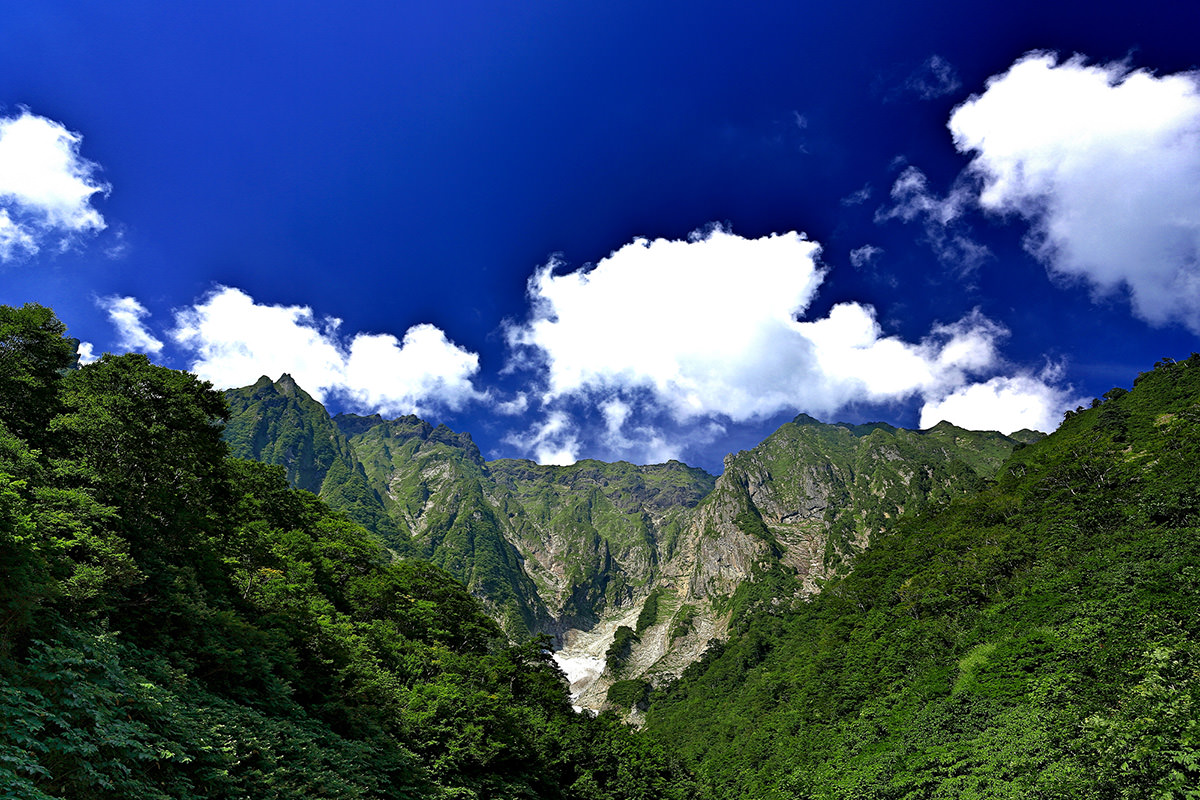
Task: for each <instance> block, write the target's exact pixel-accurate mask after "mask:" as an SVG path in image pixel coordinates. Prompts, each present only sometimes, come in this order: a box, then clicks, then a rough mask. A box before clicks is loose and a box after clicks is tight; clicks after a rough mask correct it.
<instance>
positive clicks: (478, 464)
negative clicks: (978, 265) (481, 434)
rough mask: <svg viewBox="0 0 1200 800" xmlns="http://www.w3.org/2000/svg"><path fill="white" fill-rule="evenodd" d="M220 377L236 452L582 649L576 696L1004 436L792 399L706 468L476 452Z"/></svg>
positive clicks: (793, 586)
mask: <svg viewBox="0 0 1200 800" xmlns="http://www.w3.org/2000/svg"><path fill="white" fill-rule="evenodd" d="M227 396H229V397H230V405H231V410H232V412H233V417H232V419H231V420H230V423H229V427H228V428H227V432H226V438H227V439H228V440H229V442H230V444H231V448H232V449H233V451H234V454H235V455H238V456H242V457H248V458H257V459H259V460H263V461H268V462H270V463H278V464H282V465H284V466H285V467H286V468H287V469H288V476H289V479H291V480H292V482H293V483H294V484H296V485H298V486H302V487H303V488H309V489H311V490H314V491H317V492H318V493H319V494H320V495H321V496H322V497H323V498H324V499H326V500H327V501H328V502H330V504H331V505H333V506H335V507H337V508H341V509H343V510H345V511H346V512H347V514H348V515H349V516H351V518H353V519H355V520H356V521H359V522H360V523H362V524H363V525H364V526H365V527H367V528H368V529H371V530H374V531H376V532H377V533H378V534H379V535H380V536H382V537H383V538H384V539H385V541H388V542H389V543H390V544H392V545H393V546H394V547H395V549H397V551H398V552H403V553H409V554H412V555H415V556H417V557H420V558H425V559H428V560H430V561H432V562H434V563H435V564H438V565H439V566H441V567H443V568H445V569H446V570H447V571H449V572H450V573H451V574H453V575H454V576H455V577H457V578H458V579H459V580H461V581H463V583H464V584H466V585H467V587H468V588H469V589H470V590H471V592H472V593H473V594H475V595H476V596H477V597H479V598H481V599H482V600H483V601H484V603H485V604H486V605H487V606H488V608H489V609H490V610H491V612H492V614H493V615H494V616H495V617H496V618H497V619H498V620H499V621H500V622H501V624H502V625H504V626H505V628H506V630H508V632H509V633H510V635H513V636H522V635H527V634H529V633H535V632H545V633H551V634H553V635H554V636H555V637H556V638H557V640H558V642H559V643H560V645H561V650H560V652H559V654H558V655H559V657H560V659H561V660H562V662H563V663H564V664H565V665H568V666H572V665H593V666H590V667H589V668H587V669H581V671H580V673H579V674H580V675H581V677H580V679H579V680H578V681H577V682H576V683H575V684H573V686H572V689H573V692H574V694H575V695H576V696H577V698H578V699H577V701H576V702H578V703H579V704H580V705H582V706H584V707H588V708H601V707H605V706H606V704H607V703H608V700H607V697H608V691H609V689H610V687H613V686H614V684H617V683H621V684H622V687H621V691H620V692H618V694H619V696H621V697H625V696H632V695H630V694H629V692H628V691H626V690H627V689H629V685H630V682H631V681H638V682H645V683H659V682H662V681H664V680H666V679H667V678H669V677H673V676H675V675H678V674H679V673H680V672H681V671H682V670H683V668H684V667H686V666H687V665H688V664H690V663H692V662H693V661H695V660H696V659H698V658H699V657H700V655H701V654H703V652H704V650H705V649H706V648H707V647H708V646H709V644H710V643H711V641H712V640H714V639H720V638H722V637H723V636H724V635H725V633H726V631H727V628H728V625H729V622H730V617H731V615H732V612H733V607H734V602H733V598H735V595H736V593H737V592H738V589H739V587H741V586H743V585H745V584H747V583H751V582H754V581H757V580H759V579H761V578H763V577H764V576H768V575H770V576H773V579H774V580H776V581H777V582H778V583H779V585H781V586H787V587H788V589H787V591H789V592H790V593H792V594H793V595H804V594H811V593H813V592H817V591H819V590H820V586H821V582H822V580H824V579H825V578H828V577H829V576H830V575H832V574H834V573H836V572H838V571H839V570H845V569H847V568H848V567H849V565H850V562H851V561H852V559H853V557H854V555H855V554H856V553H858V552H860V551H861V550H862V548H863V547H865V546H866V544H867V543H868V542H869V541H870V539H871V537H872V536H873V535H874V534H875V533H876V532H877V531H878V530H879V529H880V528H881V527H882V525H883V524H884V522H885V521H886V520H888V519H891V518H893V517H895V516H898V515H900V514H904V513H907V512H911V511H913V510H916V509H917V508H919V507H921V506H922V505H924V504H927V503H934V502H939V501H942V500H945V499H947V498H949V497H951V496H953V495H956V494H959V493H962V492H966V491H970V490H973V489H975V488H977V487H978V486H979V485H980V484H981V482H982V481H984V480H986V479H987V478H990V477H991V476H992V475H993V474H994V473H995V471H996V470H997V469H998V468H999V466H1000V464H1001V463H1002V462H1003V460H1004V459H1005V458H1006V457H1007V456H1008V454H1009V453H1010V452H1011V451H1012V450H1013V448H1014V447H1016V446H1017V444H1018V443H1017V441H1016V440H1014V439H1010V438H1008V437H1005V436H1002V435H1000V434H998V433H995V432H990V433H986V432H985V433H980V432H972V431H966V430H963V429H961V428H956V427H954V426H952V425H949V424H947V423H941V424H939V425H937V426H935V427H934V428H931V429H929V430H926V431H910V430H904V429H898V428H893V427H891V426H889V425H884V424H872V425H827V424H823V423H820V422H818V421H817V420H815V419H812V418H811V417H807V416H805V415H801V416H799V417H797V418H796V419H795V420H794V421H792V422H789V423H787V424H785V425H783V426H782V427H781V428H780V429H779V430H778V431H776V432H775V433H774V434H772V435H771V436H770V437H768V438H767V439H766V440H764V441H763V442H762V443H761V444H759V445H758V446H757V447H755V448H753V449H751V450H746V451H743V452H740V453H736V454H733V455H730V456H728V457H726V459H725V469H724V472H723V474H722V475H721V477H720V478H714V477H713V476H711V475H709V474H708V473H706V472H704V471H703V470H700V469H696V468H693V467H689V466H687V465H684V464H681V463H679V462H675V461H672V462H668V463H666V464H657V465H652V466H635V465H633V464H628V463H624V462H618V463H615V464H607V463H602V462H599V461H581V462H579V463H577V464H574V465H572V466H568V467H554V466H542V465H538V464H535V463H533V462H530V461H523V460H513V459H501V460H497V461H490V462H488V461H484V460H483V458H482V456H481V455H480V453H479V449H478V447H476V445H475V443H474V442H473V441H472V440H471V437H470V436H469V435H467V434H465V433H455V432H453V431H451V430H450V429H449V428H446V427H445V426H438V427H433V426H431V425H430V424H429V423H427V422H424V421H423V420H420V419H418V418H417V417H413V416H409V417H401V418H399V419H395V420H385V419H383V418H381V417H379V416H378V415H376V416H373V417H360V416H356V415H339V416H338V417H336V418H332V419H331V418H330V417H329V415H328V413H326V412H325V409H324V408H322V407H321V406H320V404H318V403H316V402H315V401H314V400H312V398H310V397H308V395H306V394H304V393H303V391H301V390H300V389H299V387H297V386H296V385H295V383H294V382H293V381H292V380H291V379H290V378H289V377H288V376H284V377H283V378H281V379H280V380H279V381H277V382H274V383H272V382H271V381H269V380H268V379H266V378H264V379H262V380H260V381H259V382H258V383H256V384H255V385H254V386H252V387H247V388H245V389H238V390H233V391H231V392H229V393H227ZM313 487H316V488H315V489H314V488H313ZM623 628H624V629H628V631H627V632H622V630H623ZM618 637H620V638H619V642H618V644H619V645H620V647H619V650H620V652H619V653H614V652H611V651H612V650H613V645H614V639H617V638H618ZM600 660H605V663H604V666H603V670H602V671H601V672H600V674H599V675H598V676H597V674H596V673H597V671H598V670H597V669H595V668H593V667H594V665H595V664H597V663H600ZM626 710H627V709H626Z"/></svg>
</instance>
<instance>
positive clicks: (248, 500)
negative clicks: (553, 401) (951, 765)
mask: <svg viewBox="0 0 1200 800" xmlns="http://www.w3.org/2000/svg"><path fill="white" fill-rule="evenodd" d="M76 348H77V342H76V341H75V340H73V339H70V338H68V337H67V336H66V328H65V326H64V324H63V323H62V322H61V321H59V320H58V319H57V318H56V317H55V316H54V314H53V312H52V311H51V310H49V309H47V308H44V307H41V306H36V305H26V306H24V307H22V308H11V307H3V308H0V495H2V498H3V499H2V500H0V574H3V576H4V578H3V581H0V720H2V721H3V724H2V725H0V787H3V790H4V791H3V796H4V797H6V798H22V799H23V800H47V798H297V799H299V798H478V799H479V800H484V799H485V798H580V799H581V800H582V799H583V798H588V799H589V800H590V799H591V798H612V800H617V799H618V798H647V799H649V798H662V797H665V798H672V797H678V798H685V797H694V796H698V795H699V794H700V791H699V789H697V788H695V787H694V785H693V784H692V782H691V781H690V779H689V778H688V773H687V772H686V771H685V770H684V769H683V768H682V767H681V765H679V764H678V763H676V762H675V761H674V760H673V759H672V758H671V757H669V756H668V755H667V751H666V750H665V749H664V748H662V747H661V746H659V745H657V744H655V743H654V742H653V741H651V740H650V739H649V738H648V737H646V736H644V735H641V734H639V733H637V732H636V731H634V730H632V729H630V728H628V727H627V726H625V725H623V724H622V723H621V722H619V721H618V720H617V719H616V718H615V717H613V716H612V715H600V716H598V717H595V718H593V717H590V716H587V715H579V714H576V713H574V712H573V711H572V709H571V707H570V705H569V702H568V695H567V687H566V684H565V683H564V681H563V679H562V675H561V672H560V671H559V670H558V669H557V667H556V666H554V664H553V662H552V660H551V659H550V652H549V649H548V642H547V640H546V639H545V638H533V639H529V640H527V641H523V642H518V643H512V642H510V641H509V640H508V639H507V638H506V637H504V636H503V635H502V634H501V631H500V628H499V626H498V625H497V624H496V623H495V622H494V621H493V620H492V619H491V618H489V617H488V616H487V615H486V614H485V613H484V611H483V608H482V606H481V605H480V603H479V602H478V601H477V600H475V599H474V598H472V597H471V596H470V595H468V594H467V592H466V590H465V589H464V588H463V587H462V586H461V585H460V584H458V583H457V582H456V581H454V580H453V579H452V578H450V577H449V576H448V575H447V574H446V573H445V572H443V571H442V570H440V569H438V568H437V567H434V566H432V565H430V564H428V563H425V562H421V561H417V560H409V559H403V558H398V557H396V556H394V555H393V554H392V553H390V552H389V551H388V550H387V549H386V548H384V547H383V545H382V544H381V543H380V542H379V541H378V540H377V539H376V538H375V537H374V536H373V535H372V534H370V533H368V532H367V531H366V530H365V529H363V528H362V527H360V526H358V525H356V524H354V523H352V522H350V521H348V520H347V519H346V518H344V517H342V516H340V515H338V514H335V513H333V512H332V511H330V510H329V508H328V507H326V506H325V505H324V504H323V503H321V502H320V501H319V500H318V499H317V498H316V497H315V496H314V495H312V494H310V493H308V492H304V491H297V490H293V489H291V488H290V487H289V486H288V484H287V482H286V480H285V476H284V471H283V469H282V468H279V467H272V466H267V465H264V464H260V463H257V462H253V461H245V460H238V459H232V458H230V457H229V456H228V454H227V448H226V445H225V444H224V442H223V441H222V438H221V434H222V425H223V420H224V419H225V418H226V417H227V415H228V412H227V409H226V406H225V401H224V399H223V398H222V397H221V395H220V394H219V393H217V392H215V391H214V390H213V389H212V387H211V386H209V385H208V384H207V383H205V382H203V381H200V380H198V379H196V378H195V377H194V376H192V375H190V374H188V373H185V372H179V371H174V370H169V369H165V368H163V367H159V366H155V365H153V364H151V363H150V362H149V360H148V359H147V358H146V357H144V356H141V355H123V356H104V357H103V358H101V359H100V360H98V361H96V362H94V363H91V364H87V365H85V366H79V365H78V363H77V361H78V359H77V355H76Z"/></svg>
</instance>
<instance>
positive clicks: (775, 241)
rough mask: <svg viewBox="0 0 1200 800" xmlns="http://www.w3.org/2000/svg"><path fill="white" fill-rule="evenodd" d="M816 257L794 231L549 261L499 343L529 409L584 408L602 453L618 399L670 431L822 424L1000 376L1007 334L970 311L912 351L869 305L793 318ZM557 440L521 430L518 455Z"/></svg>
mask: <svg viewBox="0 0 1200 800" xmlns="http://www.w3.org/2000/svg"><path fill="white" fill-rule="evenodd" d="M819 249H820V248H819V247H818V245H817V244H816V243H814V242H811V241H809V240H808V239H806V238H804V236H802V235H800V234H796V233H788V234H784V235H775V236H769V237H765V238H762V239H744V238H742V237H739V236H736V235H735V234H733V233H730V232H728V231H724V230H721V229H714V230H711V231H709V232H708V233H707V234H699V235H695V236H693V237H691V238H690V239H689V240H687V241H666V240H662V239H660V240H656V241H653V242H651V241H646V240H637V241H635V242H633V243H631V244H629V245H626V246H624V247H622V248H621V249H619V250H617V251H616V252H614V253H612V254H611V255H610V256H609V257H608V258H606V259H603V260H602V261H600V262H599V263H598V264H597V265H595V267H594V268H592V269H590V270H586V269H584V270H577V271H574V272H569V273H566V274H555V272H554V268H555V267H556V266H557V265H556V264H554V263H551V264H549V265H547V266H546V267H545V268H543V269H541V270H539V271H538V272H537V273H536V274H535V276H534V277H533V279H532V280H531V281H530V287H529V290H530V299H531V305H532V307H533V312H532V315H531V318H530V319H529V320H528V322H527V323H526V324H524V325H522V326H519V327H514V328H512V329H510V331H509V338H510V342H511V343H512V344H513V345H514V347H516V348H518V351H524V352H519V355H520V356H521V357H523V358H524V359H525V363H526V364H530V363H538V362H539V361H540V362H541V363H543V364H544V366H545V369H546V375H547V385H546V391H545V392H544V394H543V397H542V401H543V404H544V405H545V406H546V407H547V408H555V407H556V404H559V405H561V403H562V402H563V401H565V400H568V399H573V400H582V401H585V402H593V403H597V404H598V407H599V409H600V411H601V413H602V414H603V415H604V417H605V420H606V424H607V429H608V434H609V441H610V443H612V442H617V443H619V442H620V439H621V438H622V437H625V436H626V434H624V433H623V431H624V430H625V426H626V425H628V424H629V420H630V419H631V416H632V415H631V406H630V403H629V400H628V397H629V396H631V395H636V396H638V397H640V398H648V401H647V402H649V403H650V404H651V405H652V406H653V409H654V410H656V411H659V412H662V413H665V414H666V415H667V416H668V417H669V418H670V419H672V420H674V422H676V423H686V422H694V421H695V420H696V419H698V418H703V417H708V418H710V419H713V418H718V417H724V418H727V419H729V420H731V421H733V422H745V421H749V420H754V419H762V418H765V417H768V416H771V415H774V414H777V413H780V412H783V411H789V412H794V411H796V410H803V411H807V412H809V413H812V414H815V415H818V416H820V415H826V416H827V415H830V414H832V413H834V412H836V411H838V410H840V409H842V408H844V407H846V406H847V405H850V404H853V403H858V402H872V403H880V402H891V401H897V400H904V399H909V398H913V397H920V398H924V399H929V398H942V397H945V396H947V395H948V394H950V393H952V392H953V391H954V390H956V389H957V388H960V387H961V386H963V385H964V384H966V383H967V382H968V381H969V380H972V376H981V375H983V374H985V373H989V372H991V373H993V374H994V373H995V372H996V371H998V369H999V367H1000V366H1002V364H1001V359H1000V357H999V355H998V351H997V346H996V344H997V342H998V340H999V339H1001V338H1002V337H1003V336H1005V335H1006V333H1007V332H1006V331H1005V330H1004V329H1003V328H1002V327H1000V326H999V325H997V324H995V323H993V322H991V321H990V320H988V319H987V318H986V317H984V316H983V315H981V314H979V313H978V312H975V313H972V314H970V315H968V316H967V317H965V318H964V319H962V320H960V321H959V322H956V323H954V324H952V325H943V326H938V327H936V328H934V329H933V330H932V331H931V332H930V333H929V335H928V336H926V337H925V338H923V339H922V340H921V341H919V342H909V341H905V340H903V339H901V338H899V337H895V336H887V335H885V334H884V333H883V331H882V329H881V327H880V326H879V323H878V322H877V321H876V319H875V312H874V309H872V308H871V307H869V306H864V305H861V304H857V303H843V304H839V305H837V306H835V307H834V308H833V309H832V310H831V311H830V313H829V315H828V316H826V317H823V318H819V319H814V320H804V321H801V320H799V319H798V318H797V317H798V316H800V315H802V314H803V313H804V312H805V311H806V310H807V308H808V307H809V305H810V303H811V302H812V300H813V297H814V295H815V293H816V290H817V288H818V286H819V285H820V283H821V280H822V278H823V271H822V268H821V266H820V265H819V263H818V261H817V257H818V254H819ZM531 353H532V355H531ZM614 398H616V399H614ZM563 430H565V420H562V419H559V420H558V424H557V426H556V427H553V428H547V429H546V430H540V431H537V432H535V435H532V436H531V437H529V439H528V441H529V443H530V449H533V447H534V446H535V445H536V446H542V447H543V448H544V446H545V445H546V443H547V442H551V441H554V442H557V441H559V440H558V439H553V437H552V436H551V434H555V435H560V434H561V433H562V431H563ZM633 438H636V437H633V436H629V437H628V439H633ZM642 438H644V436H643V437H642ZM577 449H578V448H577V447H576V450H577Z"/></svg>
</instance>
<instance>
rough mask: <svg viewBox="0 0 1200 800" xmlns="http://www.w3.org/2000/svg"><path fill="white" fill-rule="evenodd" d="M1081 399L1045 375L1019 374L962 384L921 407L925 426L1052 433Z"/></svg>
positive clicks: (921, 423)
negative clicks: (1029, 430) (938, 425)
mask: <svg viewBox="0 0 1200 800" xmlns="http://www.w3.org/2000/svg"><path fill="white" fill-rule="evenodd" d="M1078 402H1079V400H1078V398H1073V397H1071V396H1070V394H1069V392H1068V391H1067V390H1065V389H1063V388H1061V387H1056V386H1054V385H1053V384H1052V383H1050V382H1048V381H1047V380H1046V378H1045V377H1037V376H1033V375H1016V376H1013V377H996V378H992V379H991V380H989V381H986V382H984V383H973V384H971V385H969V386H963V387H960V388H958V389H956V390H954V391H953V392H951V393H950V394H948V395H946V396H945V397H943V398H940V399H938V400H931V401H929V402H926V403H925V405H924V406H923V407H922V408H921V422H920V425H921V427H922V428H931V427H933V426H934V425H936V424H937V423H939V422H941V421H942V420H945V421H947V422H951V423H953V424H955V425H957V426H959V427H960V428H967V429H969V430H980V431H1000V432H1001V433H1006V434H1007V433H1012V432H1013V431H1018V430H1021V429H1023V428H1029V429H1032V430H1037V431H1043V432H1045V433H1050V432H1051V431H1053V430H1054V429H1055V428H1057V427H1058V423H1059V422H1060V421H1061V420H1062V417H1063V412H1064V411H1066V410H1067V409H1068V408H1072V407H1074V406H1075V405H1076V404H1077V403H1078Z"/></svg>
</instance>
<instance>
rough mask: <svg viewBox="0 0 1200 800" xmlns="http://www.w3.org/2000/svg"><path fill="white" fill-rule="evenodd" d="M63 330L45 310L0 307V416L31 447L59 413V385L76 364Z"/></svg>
mask: <svg viewBox="0 0 1200 800" xmlns="http://www.w3.org/2000/svg"><path fill="white" fill-rule="evenodd" d="M66 330H67V326H66V325H64V324H63V323H62V322H60V321H59V320H58V318H57V317H55V316H54V312H53V311H51V310H50V309H48V308H46V307H45V306H39V305H35V304H32V303H30V304H26V305H24V306H22V307H21V308H12V307H11V306H0V418H2V419H3V420H4V422H5V424H6V425H7V426H8V428H9V430H10V431H12V432H13V433H14V434H15V435H16V436H18V437H19V438H21V439H22V440H24V441H26V442H28V443H29V444H30V446H32V447H35V448H40V447H42V446H43V445H44V444H45V432H46V426H47V423H49V421H50V419H51V418H52V417H53V416H54V415H55V414H56V413H57V412H58V399H59V398H58V382H59V381H60V380H61V378H62V375H63V373H64V372H65V371H67V370H68V369H69V368H71V367H73V366H74V365H75V364H76V363H77V362H78V356H77V355H76V348H77V347H78V345H79V342H78V341H76V340H74V339H67V338H65V336H64V334H65V333H66Z"/></svg>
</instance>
